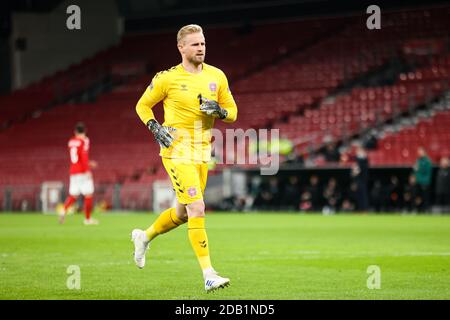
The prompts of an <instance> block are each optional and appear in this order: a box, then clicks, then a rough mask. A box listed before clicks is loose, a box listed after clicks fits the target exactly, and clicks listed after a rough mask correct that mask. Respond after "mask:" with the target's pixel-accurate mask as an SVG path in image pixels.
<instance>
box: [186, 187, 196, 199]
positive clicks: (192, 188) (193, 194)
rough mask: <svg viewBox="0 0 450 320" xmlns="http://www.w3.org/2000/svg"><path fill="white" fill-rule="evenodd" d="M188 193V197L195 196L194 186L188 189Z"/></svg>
mask: <svg viewBox="0 0 450 320" xmlns="http://www.w3.org/2000/svg"><path fill="white" fill-rule="evenodd" d="M188 195H189V196H190V197H195V196H196V195H197V189H196V188H195V187H190V188H189V189H188Z"/></svg>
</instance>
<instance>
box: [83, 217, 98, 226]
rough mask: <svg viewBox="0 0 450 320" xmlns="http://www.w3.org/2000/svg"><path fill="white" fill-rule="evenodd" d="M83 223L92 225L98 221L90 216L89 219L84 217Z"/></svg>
mask: <svg viewBox="0 0 450 320" xmlns="http://www.w3.org/2000/svg"><path fill="white" fill-rule="evenodd" d="M83 223H84V225H85V226H94V225H97V224H99V223H100V222H99V221H98V220H96V219H92V218H90V219H84V222H83Z"/></svg>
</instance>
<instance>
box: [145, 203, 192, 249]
mask: <svg viewBox="0 0 450 320" xmlns="http://www.w3.org/2000/svg"><path fill="white" fill-rule="evenodd" d="M183 223H185V221H183V220H180V218H178V217H177V214H176V209H175V208H169V209H167V210H165V211H163V212H162V213H161V214H160V215H159V217H158V219H156V221H155V222H154V223H153V224H152V225H151V226H150V228H148V229H147V230H145V233H146V234H147V238H148V240H150V241H151V240H153V238H155V237H156V236H158V235H160V234H163V233H166V232H168V231H170V230H172V229H175V228H176V227H178V226H180V225H182V224H183Z"/></svg>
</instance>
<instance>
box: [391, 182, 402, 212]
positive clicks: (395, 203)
mask: <svg viewBox="0 0 450 320" xmlns="http://www.w3.org/2000/svg"><path fill="white" fill-rule="evenodd" d="M401 192H402V190H401V186H400V182H399V181H398V178H397V176H391V180H390V182H389V186H388V193H389V199H388V204H389V205H388V209H389V211H397V210H399V209H400V207H401V194H402V193H401Z"/></svg>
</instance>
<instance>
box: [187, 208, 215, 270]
mask: <svg viewBox="0 0 450 320" xmlns="http://www.w3.org/2000/svg"><path fill="white" fill-rule="evenodd" d="M188 234H189V241H190V242H191V245H192V249H193V250H194V252H195V255H196V256H197V259H198V262H199V263H200V267H201V268H202V270H203V271H205V270H209V269H212V267H211V259H210V258H209V248H208V236H207V235H206V231H205V218H204V217H194V218H189V220H188Z"/></svg>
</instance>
